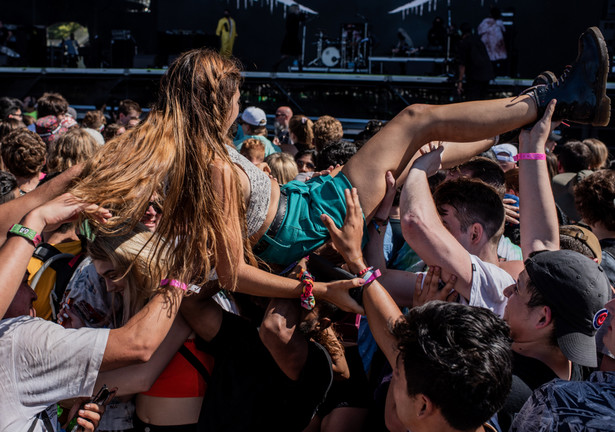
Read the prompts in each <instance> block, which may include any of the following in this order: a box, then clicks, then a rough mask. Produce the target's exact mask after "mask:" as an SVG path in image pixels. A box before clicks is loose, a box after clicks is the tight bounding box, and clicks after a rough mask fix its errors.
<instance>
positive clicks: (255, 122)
mask: <svg viewBox="0 0 615 432" xmlns="http://www.w3.org/2000/svg"><path fill="white" fill-rule="evenodd" d="M241 120H242V121H243V122H245V123H247V124H249V125H252V126H265V125H266V124H267V115H266V114H265V111H263V110H262V109H260V108H257V107H254V106H251V107H247V108H246V109H245V110H244V111H243V113H242V114H241Z"/></svg>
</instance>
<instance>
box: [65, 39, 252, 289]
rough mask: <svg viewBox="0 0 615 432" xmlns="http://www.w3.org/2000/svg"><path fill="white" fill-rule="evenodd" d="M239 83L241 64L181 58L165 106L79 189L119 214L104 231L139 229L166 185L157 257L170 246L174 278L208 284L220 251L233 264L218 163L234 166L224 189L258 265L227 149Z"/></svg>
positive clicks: (92, 168) (113, 146)
mask: <svg viewBox="0 0 615 432" xmlns="http://www.w3.org/2000/svg"><path fill="white" fill-rule="evenodd" d="M240 83H241V75H240V71H239V68H238V66H237V64H236V63H235V62H234V61H232V60H230V59H227V58H224V57H221V56H220V55H219V54H218V53H216V52H214V51H211V50H207V49H200V50H193V51H189V52H187V53H185V54H183V55H181V56H180V57H179V58H177V60H176V61H175V62H174V63H173V64H172V65H171V66H170V67H169V70H168V71H167V73H166V74H165V75H164V76H163V78H162V80H161V85H160V96H159V99H158V102H157V103H156V104H155V106H154V107H153V108H152V110H151V112H150V114H149V116H148V117H147V119H146V120H145V121H144V122H142V123H141V124H140V125H139V126H137V127H136V128H135V129H133V130H131V131H129V132H127V133H125V134H123V135H120V136H118V137H116V138H114V139H113V140H111V141H110V142H108V143H107V144H106V145H105V146H104V147H103V149H102V151H100V152H98V153H97V154H96V155H95V157H94V158H93V159H91V160H90V162H89V163H88V164H87V165H86V166H85V167H84V170H83V173H82V179H81V180H80V181H79V182H78V183H77V184H76V185H75V186H74V188H73V193H74V194H75V195H76V196H78V197H79V198H81V199H83V200H84V201H87V202H94V203H97V204H99V205H102V206H104V207H107V208H110V209H111V210H112V211H113V212H114V214H115V215H116V216H114V217H113V218H112V219H111V220H110V221H109V222H108V223H107V224H105V225H100V224H98V228H99V229H100V230H101V231H102V232H103V233H115V232H118V231H119V232H121V230H122V228H123V225H122V224H123V223H125V222H129V223H128V227H130V228H131V227H133V226H134V225H135V224H136V222H137V221H138V220H139V219H140V218H141V216H142V215H143V214H144V213H145V211H146V209H147V207H148V202H149V197H150V196H152V194H153V192H154V191H156V189H157V188H158V187H160V190H161V191H162V195H163V200H164V209H163V213H162V218H161V221H160V224H159V225H158V227H157V229H156V233H157V234H158V236H156V238H157V240H156V241H155V243H156V244H155V253H154V255H153V257H152V258H151V259H153V260H156V259H159V257H160V256H161V254H162V253H163V252H162V251H163V250H164V248H165V247H168V248H169V250H170V253H169V257H168V268H169V276H170V277H172V278H175V279H180V280H183V281H184V282H186V283H188V282H192V283H195V284H202V283H204V282H206V281H207V278H208V275H209V274H210V272H211V270H212V269H214V268H215V267H216V264H217V262H218V259H217V257H216V255H215V251H220V252H221V253H225V254H226V258H227V260H228V261H229V262H232V259H231V258H232V257H231V249H230V248H229V237H230V233H229V230H228V228H227V226H228V225H227V222H228V214H226V215H225V214H224V213H225V212H224V202H223V199H224V197H223V196H221V195H223V194H220V192H219V188H216V186H217V185H214V184H213V182H212V180H211V178H212V174H213V165H214V163H216V162H222V163H224V164H225V165H228V166H230V167H231V168H232V169H231V172H232V176H231V181H230V182H229V184H227V185H225V186H226V187H227V188H228V190H230V201H231V202H230V204H228V205H230V206H231V210H233V208H232V207H233V206H235V207H236V209H237V211H236V212H233V213H235V214H237V217H238V218H239V219H240V222H241V227H242V230H243V233H242V234H243V238H244V244H243V249H244V256H245V258H246V261H247V262H249V263H251V264H254V263H255V259H254V255H253V254H252V251H251V247H250V242H249V239H248V238H247V229H246V221H245V205H244V201H243V197H242V191H241V188H240V181H239V177H238V173H237V169H236V168H235V166H234V164H233V163H232V162H231V160H230V158H229V155H228V151H227V148H226V145H231V140H230V137H229V136H228V130H227V126H228V118H229V117H230V115H231V113H232V109H233V107H232V103H233V96H234V95H235V93H236V91H237V90H238V88H239V85H240ZM218 186H219V185H218ZM227 199H228V198H227ZM227 213H228V212H227ZM124 229H125V228H124ZM218 243H221V244H218ZM166 276H167V275H159V274H157V275H156V276H155V277H156V278H158V277H166ZM230 276H231V279H230V280H231V283H230V284H231V285H232V286H226V287H225V288H228V289H233V288H235V286H236V283H237V274H236V271H235V268H232V269H231V275H230Z"/></svg>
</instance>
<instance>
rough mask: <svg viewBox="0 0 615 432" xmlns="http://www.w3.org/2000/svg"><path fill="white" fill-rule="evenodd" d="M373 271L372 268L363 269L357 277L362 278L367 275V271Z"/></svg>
mask: <svg viewBox="0 0 615 432" xmlns="http://www.w3.org/2000/svg"><path fill="white" fill-rule="evenodd" d="M373 269H374V268H373V267H367V268H364V269H363V270H361V271H360V272H359V276H363V275H364V274H365V273H367V272H368V271H370V270H373Z"/></svg>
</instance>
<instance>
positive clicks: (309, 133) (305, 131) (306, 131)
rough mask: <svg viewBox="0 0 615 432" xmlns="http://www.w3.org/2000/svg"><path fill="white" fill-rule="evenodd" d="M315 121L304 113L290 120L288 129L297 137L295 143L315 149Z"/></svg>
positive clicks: (305, 147)
mask: <svg viewBox="0 0 615 432" xmlns="http://www.w3.org/2000/svg"><path fill="white" fill-rule="evenodd" d="M313 128H314V123H313V122H312V120H310V119H309V118H307V117H306V116H304V115H295V116H292V117H291V119H290V121H289V122H288V130H289V131H290V132H292V133H293V134H294V135H295V136H296V137H297V142H296V143H295V144H302V145H303V147H304V149H313V148H315V146H314V130H313Z"/></svg>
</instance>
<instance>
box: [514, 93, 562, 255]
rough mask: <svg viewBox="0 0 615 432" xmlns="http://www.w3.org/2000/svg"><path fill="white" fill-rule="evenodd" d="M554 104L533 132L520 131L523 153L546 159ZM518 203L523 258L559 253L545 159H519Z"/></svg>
mask: <svg viewBox="0 0 615 432" xmlns="http://www.w3.org/2000/svg"><path fill="white" fill-rule="evenodd" d="M555 103H556V101H555V100H553V101H551V103H550V104H549V105H548V106H547V109H546V110H545V114H544V115H543V117H542V118H541V119H540V120H539V121H538V123H536V124H535V125H534V127H533V128H532V130H531V131H529V132H528V131H527V130H524V131H522V132H521V135H520V137H519V153H520V154H528V153H533V154H536V155H542V156H544V154H545V144H546V142H547V138H548V137H549V133H550V132H551V116H552V115H553V111H554V110H555ZM519 204H520V206H522V209H521V211H520V216H521V251H522V252H523V259H526V258H527V257H528V256H529V255H530V254H531V253H532V252H536V251H539V250H558V249H559V224H558V221H557V211H556V209H555V199H554V198H553V191H552V190H551V181H550V179H549V171H548V169H547V161H546V160H544V159H543V160H539V159H527V160H526V159H520V160H519Z"/></svg>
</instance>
